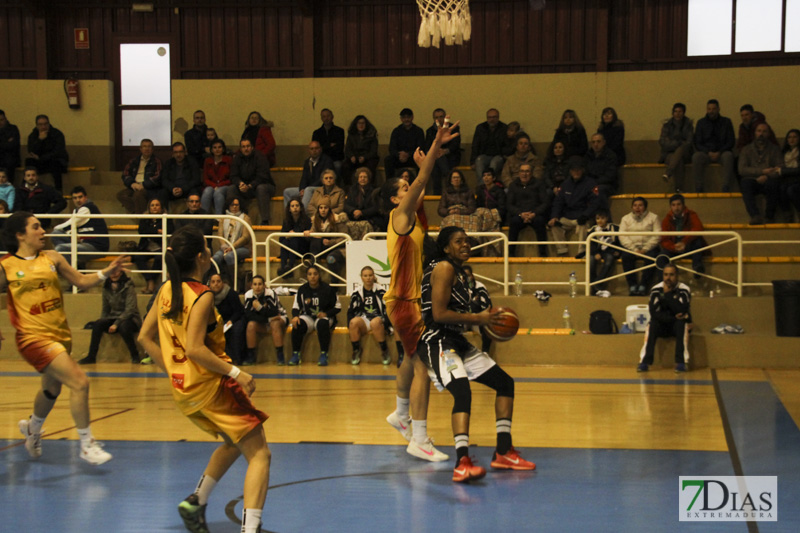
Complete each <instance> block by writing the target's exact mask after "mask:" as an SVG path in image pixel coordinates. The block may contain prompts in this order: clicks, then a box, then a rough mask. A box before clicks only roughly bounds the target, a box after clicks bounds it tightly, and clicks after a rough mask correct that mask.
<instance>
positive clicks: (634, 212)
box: [619, 196, 661, 296]
mask: <svg viewBox="0 0 800 533" xmlns="http://www.w3.org/2000/svg"><path fill="white" fill-rule="evenodd" d="M619 230H620V231H653V232H656V233H658V232H659V231H661V221H660V220H659V218H658V215H656V214H655V213H652V212H650V211H648V210H647V200H646V199H644V198H642V197H641V196H637V197H636V198H634V199H633V202H632V203H631V212H630V213H628V214H627V215H625V216H624V217H622V220H621V221H620V223H619ZM619 242H620V243H621V244H622V246H624V247H625V248H626V249H627V250H630V252H628V253H624V254H622V268H623V270H624V271H625V272H626V274H625V279H626V280H627V282H628V294H629V295H630V296H646V295H647V294H648V290H649V289H650V285H651V284H652V281H653V276H654V274H655V268H648V269H647V270H643V271H642V276H641V279H638V278H639V275H638V273H636V272H634V273H631V272H630V271H631V270H633V269H635V268H636V262H637V261H642V262H643V263H644V265H645V266H647V265H650V261H649V260H647V259H646V258H645V257H643V256H647V257H651V258H653V259H655V258H656V256H657V255H658V253H659V247H658V243H659V236H658V235H620V237H619ZM637 254H638V255H637Z"/></svg>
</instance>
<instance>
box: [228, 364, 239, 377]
mask: <svg viewBox="0 0 800 533" xmlns="http://www.w3.org/2000/svg"><path fill="white" fill-rule="evenodd" d="M241 372H242V371H241V370H239V367H238V366H231V370H230V372H228V377H229V378H231V379H236V378H238V377H239V374H241Z"/></svg>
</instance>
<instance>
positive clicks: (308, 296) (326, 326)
mask: <svg viewBox="0 0 800 533" xmlns="http://www.w3.org/2000/svg"><path fill="white" fill-rule="evenodd" d="M306 279H307V280H308V281H307V282H306V283H305V284H303V285H302V286H301V287H300V288H299V289H298V290H297V294H295V297H294V305H293V306H292V350H293V351H292V358H291V360H290V361H289V366H297V365H299V364H300V350H301V349H302V346H303V338H304V337H305V336H306V333H308V332H309V331H313V330H317V338H318V339H319V349H320V354H319V360H318V361H317V365H318V366H328V349H329V348H330V345H331V334H332V333H333V329H334V328H335V327H336V315H337V314H338V313H339V311H341V310H342V304H341V303H339V296H337V294H336V289H335V288H333V287H331V286H330V285H328V284H327V283H325V282H324V281H322V280H321V279H320V275H319V268H318V267H316V266H310V267H308V270H307V271H306Z"/></svg>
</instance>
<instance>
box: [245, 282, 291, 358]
mask: <svg viewBox="0 0 800 533" xmlns="http://www.w3.org/2000/svg"><path fill="white" fill-rule="evenodd" d="M244 318H245V321H246V323H247V329H246V338H247V357H246V358H245V360H244V362H243V363H242V365H244V366H246V365H254V364H256V362H257V359H258V357H257V356H256V350H257V348H258V339H259V337H261V336H262V335H266V334H267V332H269V333H270V334H271V335H272V343H273V344H274V345H275V351H276V353H277V361H278V365H279V366H283V364H284V358H283V338H284V336H285V335H286V326H287V325H288V324H289V318H288V316H287V315H286V309H284V308H283V305H281V301H280V300H279V299H278V296H277V295H276V294H275V292H274V291H273V290H272V289H268V288H266V286H265V285H264V277H263V276H260V275H255V276H253V283H252V285H251V288H250V290H249V291H247V292H246V293H244Z"/></svg>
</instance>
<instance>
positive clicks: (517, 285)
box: [514, 270, 522, 296]
mask: <svg viewBox="0 0 800 533" xmlns="http://www.w3.org/2000/svg"><path fill="white" fill-rule="evenodd" d="M514 296H522V272H520V271H519V270H517V277H516V278H514Z"/></svg>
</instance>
